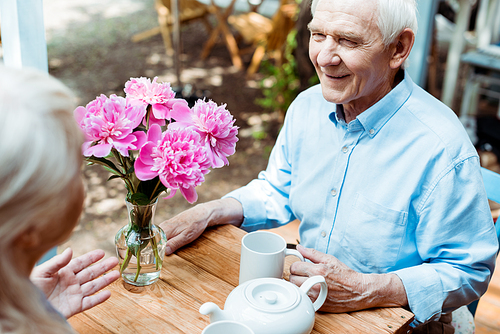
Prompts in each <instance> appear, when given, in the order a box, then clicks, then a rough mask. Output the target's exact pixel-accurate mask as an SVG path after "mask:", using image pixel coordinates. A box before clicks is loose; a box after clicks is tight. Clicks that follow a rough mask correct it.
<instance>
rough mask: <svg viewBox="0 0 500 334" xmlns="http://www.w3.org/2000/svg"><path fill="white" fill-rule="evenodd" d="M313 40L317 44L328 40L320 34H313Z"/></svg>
mask: <svg viewBox="0 0 500 334" xmlns="http://www.w3.org/2000/svg"><path fill="white" fill-rule="evenodd" d="M311 38H312V39H313V40H314V41H316V42H320V41H322V40H324V39H325V38H326V35H325V34H322V33H320V32H311Z"/></svg>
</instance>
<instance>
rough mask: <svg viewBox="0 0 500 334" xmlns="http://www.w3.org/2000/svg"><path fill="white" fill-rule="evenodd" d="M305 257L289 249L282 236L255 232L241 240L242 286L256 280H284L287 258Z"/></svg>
mask: <svg viewBox="0 0 500 334" xmlns="http://www.w3.org/2000/svg"><path fill="white" fill-rule="evenodd" d="M287 255H294V256H296V257H298V258H299V259H300V260H301V261H304V257H303V256H302V254H300V253H299V252H298V251H297V250H295V249H287V248H286V241H285V239H283V237H281V236H280V235H278V234H276V233H273V232H268V231H255V232H251V233H248V234H246V235H245V236H244V237H243V239H241V258H240V284H241V283H244V282H246V281H249V280H251V279H255V278H265V277H274V278H282V277H283V269H284V266H285V256H287Z"/></svg>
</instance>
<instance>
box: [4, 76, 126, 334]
mask: <svg viewBox="0 0 500 334" xmlns="http://www.w3.org/2000/svg"><path fill="white" fill-rule="evenodd" d="M73 100H74V98H73V95H72V94H71V92H70V91H69V90H68V88H66V87H65V86H64V85H63V84H62V83H60V82H59V81H57V80H56V79H54V78H51V77H50V76H48V75H46V74H43V73H38V72H35V71H31V70H25V71H21V70H15V69H8V68H4V67H0V155H1V157H2V158H1V159H0V300H1V304H2V306H1V308H0V332H1V333H72V332H73V331H72V329H71V326H70V325H69V324H68V323H67V321H66V318H68V317H70V316H72V315H74V314H76V313H78V312H81V311H83V310H86V309H88V308H91V307H93V306H95V305H97V304H99V303H101V302H103V301H105V300H106V299H107V298H109V296H110V293H109V291H102V292H99V293H97V294H95V293H96V292H98V291H99V290H101V289H102V288H103V287H105V286H107V285H108V284H110V283H111V282H113V281H115V280H116V279H117V278H118V277H119V274H118V272H116V271H113V272H111V273H109V274H107V275H105V276H101V275H102V274H103V273H104V272H106V271H108V270H110V269H111V268H113V267H114V266H115V265H116V264H117V259H116V258H111V259H107V260H106V261H103V262H101V263H99V264H96V265H93V266H90V265H92V264H94V263H96V262H97V261H99V260H100V259H102V258H103V257H104V252H103V251H100V250H97V251H93V252H90V253H87V254H85V255H83V256H81V257H79V258H76V259H74V260H72V261H71V257H72V251H71V250H70V249H68V250H66V251H64V252H63V253H62V254H61V255H58V256H56V257H54V258H53V259H51V260H49V261H47V262H45V263H44V264H42V265H40V266H38V267H36V268H35V269H34V267H35V264H36V262H37V261H38V260H39V259H40V257H41V256H42V255H43V254H44V253H45V252H47V251H48V250H49V249H51V248H52V247H54V246H56V245H58V244H60V243H61V242H62V241H64V240H65V239H67V238H68V237H69V235H70V234H71V232H72V230H73V228H74V227H75V225H76V223H77V222H78V218H79V216H80V213H81V210H82V204H83V199H84V188H83V183H82V178H81V171H80V168H81V163H82V160H81V155H80V146H81V142H82V136H81V134H80V130H79V129H78V127H77V125H76V123H75V121H74V119H73V115H72V111H73V109H74V105H73ZM30 275H31V280H30ZM100 276H101V277H100Z"/></svg>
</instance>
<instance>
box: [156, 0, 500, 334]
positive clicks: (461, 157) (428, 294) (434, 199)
mask: <svg viewBox="0 0 500 334" xmlns="http://www.w3.org/2000/svg"><path fill="white" fill-rule="evenodd" d="M415 7H416V6H415V2H414V0H317V1H316V0H315V2H314V3H313V5H312V12H313V19H312V21H311V22H310V24H309V29H310V31H311V38H310V51H309V54H310V58H311V61H312V63H313V64H314V67H315V68H316V71H317V73H318V76H319V79H320V82H321V84H320V85H318V86H315V87H312V88H310V89H308V90H307V91H305V92H303V93H302V94H300V95H299V96H298V97H297V99H296V100H295V101H294V102H293V103H292V105H291V106H290V108H289V110H288V112H287V115H286V119H285V124H284V127H283V129H282V131H281V132H280V134H279V137H278V139H277V142H276V145H275V147H274V149H273V152H272V154H271V157H270V160H269V165H268V167H267V169H266V171H263V172H261V173H260V174H259V178H258V179H256V180H253V181H252V182H250V183H249V184H248V185H247V186H245V187H242V188H240V189H238V190H236V191H234V192H232V193H230V194H228V195H227V196H225V197H224V198H223V199H221V200H217V201H212V202H208V203H205V204H200V205H198V206H195V207H194V208H192V209H190V210H188V211H186V212H184V213H182V214H180V215H179V216H177V217H174V218H173V219H171V220H169V221H167V222H164V223H163V224H162V225H161V226H162V227H163V228H164V230H165V232H166V234H167V237H168V238H169V241H168V243H167V248H168V251H167V253H170V252H172V251H175V250H176V249H177V248H178V247H180V246H182V245H185V244H186V243H188V242H191V241H192V240H194V239H195V238H197V237H198V236H199V235H200V234H201V233H202V232H203V231H204V230H205V228H206V227H207V226H211V225H216V224H227V223H231V224H234V225H237V226H241V228H243V229H245V230H247V231H252V230H257V229H263V228H272V227H277V226H280V225H283V224H286V223H288V222H290V221H292V220H294V219H299V220H300V221H301V224H300V228H299V231H300V238H301V245H302V246H298V250H299V251H300V252H301V253H302V254H303V255H304V257H305V258H307V259H308V260H310V261H308V262H298V263H294V264H293V265H292V267H291V268H290V271H291V274H292V275H291V276H290V281H291V282H293V283H295V284H297V285H301V284H302V282H303V281H304V280H305V279H306V278H307V277H309V276H312V275H323V276H324V277H325V278H326V280H327V282H328V287H329V293H328V298H327V301H326V302H325V304H324V306H323V307H322V310H323V311H327V312H345V311H353V310H360V309H365V308H370V307H384V306H406V307H409V309H410V310H411V311H412V312H413V313H414V314H415V319H416V321H415V323H414V325H419V324H423V323H426V324H425V326H419V327H420V328H424V327H426V328H427V329H424V330H425V331H429V332H432V333H438V332H444V329H445V328H446V327H447V325H446V324H443V323H442V322H441V323H439V319H440V318H442V317H441V316H442V315H443V314H447V313H450V312H451V311H453V310H454V309H456V308H458V307H460V306H462V305H466V304H469V303H470V302H472V301H473V300H476V299H478V298H479V297H480V296H481V295H482V294H483V293H484V292H485V291H486V288H487V285H488V282H489V279H490V276H491V274H492V272H493V268H494V263H495V254H496V251H497V249H498V241H497V239H496V236H495V232H494V226H493V222H492V219H491V215H490V211H489V206H488V202H487V199H486V194H485V190H484V186H483V183H482V178H481V173H480V164H479V158H478V156H477V153H476V151H475V149H474V147H473V145H472V144H471V143H470V141H469V139H468V136H467V134H466V132H465V131H464V129H463V127H462V125H461V123H460V122H459V120H458V119H457V117H456V116H455V114H454V113H453V111H452V110H450V109H449V108H447V107H446V106H445V105H443V104H442V103H441V102H439V101H438V100H436V99H435V98H433V97H432V96H431V95H429V94H428V93H426V92H425V91H424V90H422V89H421V88H420V87H418V86H417V85H415V84H414V83H413V82H412V81H411V78H410V77H409V76H408V74H407V73H406V72H405V71H404V63H405V60H406V59H407V58H408V55H409V53H410V50H411V47H412V45H413V41H414V31H415V30H416V8H415ZM312 298H314V296H312ZM443 319H444V318H443ZM433 325H436V326H435V327H432V326H433ZM437 327H439V328H440V329H439V330H438V329H436V328H437ZM452 331H453V329H452V328H451V329H450V332H452Z"/></svg>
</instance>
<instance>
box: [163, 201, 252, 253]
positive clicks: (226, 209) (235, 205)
mask: <svg viewBox="0 0 500 334" xmlns="http://www.w3.org/2000/svg"><path fill="white" fill-rule="evenodd" d="M242 221H243V208H242V206H241V203H240V202H239V201H237V200H235V199H234V198H225V199H220V200H215V201H211V202H207V203H203V204H198V205H196V206H195V207H193V208H191V209H189V210H186V211H184V212H181V213H180V214H178V215H177V216H175V217H174V218H172V219H169V220H166V221H164V222H163V223H161V224H160V227H161V228H162V229H163V231H164V232H165V235H166V236H167V246H166V247H165V254H167V255H170V254H172V253H173V252H175V251H176V250H177V249H179V248H181V247H182V246H185V245H187V244H189V243H190V242H192V241H194V240H196V239H197V238H198V237H199V236H200V235H201V234H202V233H203V232H204V231H205V229H206V228H207V227H209V226H215V225H223V224H233V225H236V226H239V225H241V222H242Z"/></svg>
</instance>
